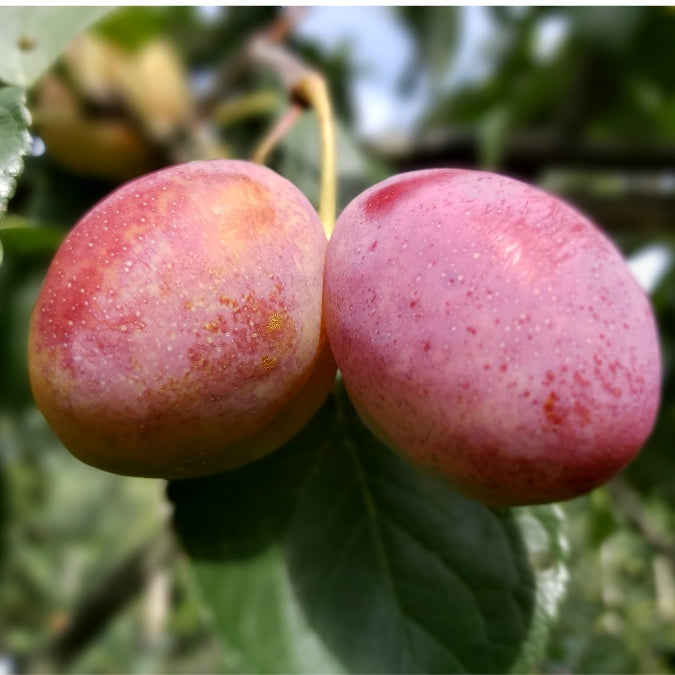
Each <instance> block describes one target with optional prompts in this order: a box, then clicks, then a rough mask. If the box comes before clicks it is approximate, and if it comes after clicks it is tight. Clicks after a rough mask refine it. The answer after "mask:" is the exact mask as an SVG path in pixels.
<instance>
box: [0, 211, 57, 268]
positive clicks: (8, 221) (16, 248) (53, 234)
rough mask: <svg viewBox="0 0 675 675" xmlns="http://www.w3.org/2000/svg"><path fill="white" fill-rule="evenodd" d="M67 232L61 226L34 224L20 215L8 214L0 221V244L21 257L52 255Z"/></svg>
mask: <svg viewBox="0 0 675 675" xmlns="http://www.w3.org/2000/svg"><path fill="white" fill-rule="evenodd" d="M67 232H68V230H67V229H66V228H63V227H57V226H53V225H36V224H34V223H31V222H29V221H28V220H26V219H25V218H22V217H21V216H16V215H8V216H6V217H5V219H4V220H3V221H2V222H0V246H2V247H4V250H5V251H10V252H11V253H12V254H14V255H16V256H21V257H33V256H44V255H52V254H53V253H55V252H56V249H57V248H58V247H59V245H60V244H61V242H62V241H63V238H64V237H65V236H66V234H67ZM0 262H1V261H0Z"/></svg>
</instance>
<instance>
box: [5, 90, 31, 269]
mask: <svg viewBox="0 0 675 675" xmlns="http://www.w3.org/2000/svg"><path fill="white" fill-rule="evenodd" d="M25 103H26V101H25V93H24V91H23V89H21V87H2V88H0V216H2V214H3V213H4V212H5V210H6V209H7V202H8V201H9V199H10V197H11V196H12V195H13V194H14V189H15V187H16V178H17V176H18V175H19V174H20V173H21V172H22V171H23V157H24V155H25V154H26V153H27V152H28V150H29V148H30V144H31V136H30V134H29V133H28V125H29V124H30V115H29V113H28V110H27V109H26V105H25ZM1 261H2V249H1V248H0V262H1Z"/></svg>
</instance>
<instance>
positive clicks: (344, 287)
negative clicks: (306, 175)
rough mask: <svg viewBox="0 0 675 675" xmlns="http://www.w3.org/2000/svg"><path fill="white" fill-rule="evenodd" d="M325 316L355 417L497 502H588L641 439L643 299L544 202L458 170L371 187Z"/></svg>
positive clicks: (610, 248)
mask: <svg viewBox="0 0 675 675" xmlns="http://www.w3.org/2000/svg"><path fill="white" fill-rule="evenodd" d="M324 305H325V310H324V311H325V317H326V330H327V332H328V339H329V342H330V345H331V348H332V350H333V354H334V356H335V360H336V362H337V365H338V368H339V370H340V373H341V376H342V378H343V380H344V384H345V387H346V389H347V391H348V393H349V395H350V398H351V400H352V402H353V403H354V405H355V407H356V409H357V411H358V412H359V414H360V415H361V417H362V419H363V421H364V422H365V423H366V424H367V425H368V426H369V427H370V428H371V430H373V431H374V432H375V434H376V435H378V436H379V437H380V438H381V439H382V440H384V441H385V442H386V443H387V444H389V445H390V446H391V447H392V448H394V449H396V450H398V451H399V452H401V453H402V454H404V455H405V456H407V457H409V458H411V459H412V460H414V462H416V463H417V464H418V465H420V466H423V467H427V468H428V469H430V470H432V471H434V472H436V473H438V474H440V475H442V476H444V477H446V478H447V479H448V480H449V481H450V482H451V483H452V484H453V485H454V486H455V487H456V488H457V489H458V490H459V491H461V492H463V493H464V494H465V495H467V496H469V497H472V498H475V499H478V500H480V501H483V502H485V503H487V504H489V505H493V506H509V505H520V504H531V503H545V502H553V501H559V500H564V499H568V498H571V497H574V496H577V495H580V494H583V493H585V492H588V491H590V490H591V489H593V488H595V487H596V486H598V485H600V484H602V483H604V482H605V481H607V480H608V479H609V478H610V477H611V476H613V475H614V474H615V473H617V472H618V471H619V470H620V469H622V468H623V467H624V466H625V465H626V464H627V463H628V462H629V461H630V460H631V459H632V458H633V457H634V456H635V455H636V453H637V452H638V451H639V450H640V448H641V447H642V446H643V445H644V443H645V441H646V439H647V438H648V436H649V434H650V433H651V430H652V427H653V424H654V420H655V416H656V413H657V409H658V405H659V397H660V386H661V357H660V352H659V342H658V335H657V330H656V326H655V320H654V316H653V312H652V310H651V306H650V303H649V301H648V299H647V298H646V296H645V295H644V293H643V292H642V290H641V289H640V288H639V286H638V285H637V283H636V282H635V280H634V279H633V277H632V275H631V273H630V271H629V270H628V267H627V266H626V264H625V262H624V260H623V258H622V256H621V254H620V253H619V251H618V250H617V248H616V247H615V246H614V245H613V244H612V243H611V242H610V240H609V239H608V238H607V237H606V236H605V235H604V234H603V233H602V232H601V231H600V230H599V229H598V228H597V227H596V226H595V225H594V224H592V223H591V222H590V221H589V220H588V219H587V218H586V217H584V216H583V215H582V214H580V213H578V212H577V211H576V210H574V209H573V208H572V207H570V206H569V205H567V204H566V203H564V202H563V201H561V200H560V199H558V198H556V197H555V196H553V195H551V194H549V193H547V192H545V191H542V190H541V189H538V188H535V187H533V186H530V185H527V184H525V183H523V182H520V181H517V180H514V179H512V178H508V177H505V176H500V175H497V174H493V173H489V172H482V171H472V170H458V169H431V170H423V171H415V172H410V173H404V174H400V175H398V176H394V177H392V178H389V179H387V180H385V181H383V182H381V183H379V184H377V185H375V186H373V187H371V188H369V189H368V190H366V191H365V192H363V193H362V194H360V195H359V196H358V197H356V198H355V199H354V200H353V201H352V202H351V203H350V204H349V205H348V206H347V208H346V209H345V210H344V211H343V212H342V214H341V215H340V217H339V219H338V221H337V223H336V227H335V232H334V234H333V236H332V238H331V240H330V242H329V245H328V251H327V255H326V270H325V275H324Z"/></svg>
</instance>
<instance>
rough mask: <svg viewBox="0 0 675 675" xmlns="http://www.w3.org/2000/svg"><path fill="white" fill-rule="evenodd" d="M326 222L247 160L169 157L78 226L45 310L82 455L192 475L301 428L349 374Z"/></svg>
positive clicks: (53, 373)
mask: <svg viewBox="0 0 675 675" xmlns="http://www.w3.org/2000/svg"><path fill="white" fill-rule="evenodd" d="M326 246H327V241H326V235H325V234H324V232H323V229H322V225H321V222H320V220H319V218H318V216H317V214H316V212H315V211H314V209H313V208H312V206H311V204H310V203H309V201H308V200H307V199H306V198H305V197H304V195H303V194H302V193H301V192H300V190H299V189H298V188H296V187H295V186H294V185H293V184H292V183H290V182H289V181H288V180H286V179H285V178H283V177H282V176H280V175H278V174H277V173H275V172H274V171H272V170H270V169H267V168H265V167H262V166H258V165H255V164H252V163H250V162H245V161H241V160H213V161H196V162H189V163H185V164H179V165H175V166H171V167H167V168H164V169H162V170H159V171H156V172H154V173H151V174H147V175H145V176H142V177H140V178H137V179H135V180H133V181H131V182H129V183H127V184H125V185H123V186H122V187H120V188H118V189H117V190H116V191H114V192H113V193H112V194H110V195H109V196H108V197H106V198H105V199H103V200H102V201H101V202H100V203H98V204H97V205H96V206H94V207H93V208H92V209H91V210H90V211H89V212H88V213H86V214H85V215H84V216H83V217H82V219H81V220H80V221H79V222H78V223H77V225H76V226H75V227H74V228H73V229H72V230H71V232H70V233H69V234H68V236H67V237H66V239H65V240H64V242H63V243H62V245H61V247H60V248H59V250H58V251H57V253H56V255H55V257H54V259H53V260H52V263H51V265H50V267H49V270H48V272H47V276H46V278H45V281H44V285H43V287H42V289H41V292H40V295H39V297H38V300H37V303H36V305H35V308H34V310H33V314H32V317H31V323H30V333H29V373H30V380H31V385H32V389H33V393H34V397H35V401H36V403H37V405H38V407H39V408H40V409H41V411H42V412H43V414H44V416H45V417H46V419H47V421H48V423H49V424H50V426H51V427H52V428H53V430H54V431H55V432H56V434H57V436H59V438H60V439H61V441H62V442H63V444H64V445H65V446H66V447H67V448H68V449H69V450H70V451H71V452H72V453H73V454H74V455H75V456H77V457H78V458H80V459H81V460H83V461H84V462H87V463H89V464H92V465H94V466H96V467H99V468H102V469H105V470H108V471H111V472H114V473H121V474H129V475H137V476H154V477H162V478H186V477H192V476H200V475H206V474H209V473H214V472H217V471H220V470H225V469H230V468H235V467H237V466H239V465H241V464H243V463H246V462H248V461H252V460H254V459H257V458H258V457H260V456H262V455H264V454H266V453H267V452H270V451H271V450H273V449H275V448H276V447H278V446H279V445H280V444H281V443H283V442H285V441H286V440H288V439H289V438H290V437H291V436H292V435H293V434H294V433H296V432H297V431H299V430H300V428H301V427H302V426H303V425H304V424H305V423H306V422H307V421H308V419H309V417H310V416H311V415H312V414H313V412H315V411H316V409H317V408H318V407H319V406H320V405H321V403H322V402H323V401H324V400H325V399H326V397H327V396H328V393H329V392H330V390H331V387H332V383H333V381H334V376H335V364H334V361H333V358H332V355H331V353H330V350H329V348H328V346H327V342H326V337H325V329H324V326H323V318H322V311H323V310H322V280H323V269H324V259H325V252H326Z"/></svg>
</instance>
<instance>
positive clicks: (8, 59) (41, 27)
mask: <svg viewBox="0 0 675 675" xmlns="http://www.w3.org/2000/svg"><path fill="white" fill-rule="evenodd" d="M110 11H111V8H110V7H56V6H51V7H50V6H46V7H2V8H0V80H1V81H3V82H5V83H6V84H15V85H19V86H22V87H30V86H31V85H32V84H34V83H35V82H36V81H37V79H38V78H39V77H40V76H41V75H42V74H43V73H44V72H45V71H46V70H47V69H48V68H49V66H51V65H52V63H53V62H54V61H55V60H56V59H57V58H58V57H59V55H60V54H61V52H62V51H63V50H64V49H65V47H66V46H67V45H68V43H69V42H70V40H72V38H73V37H75V36H76V35H77V34H78V33H79V32H80V31H82V30H84V29H85V28H86V27H87V26H89V25H90V24H92V23H93V22H94V21H96V20H97V19H99V18H100V17H102V16H103V15H104V14H106V13H107V12H110Z"/></svg>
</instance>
